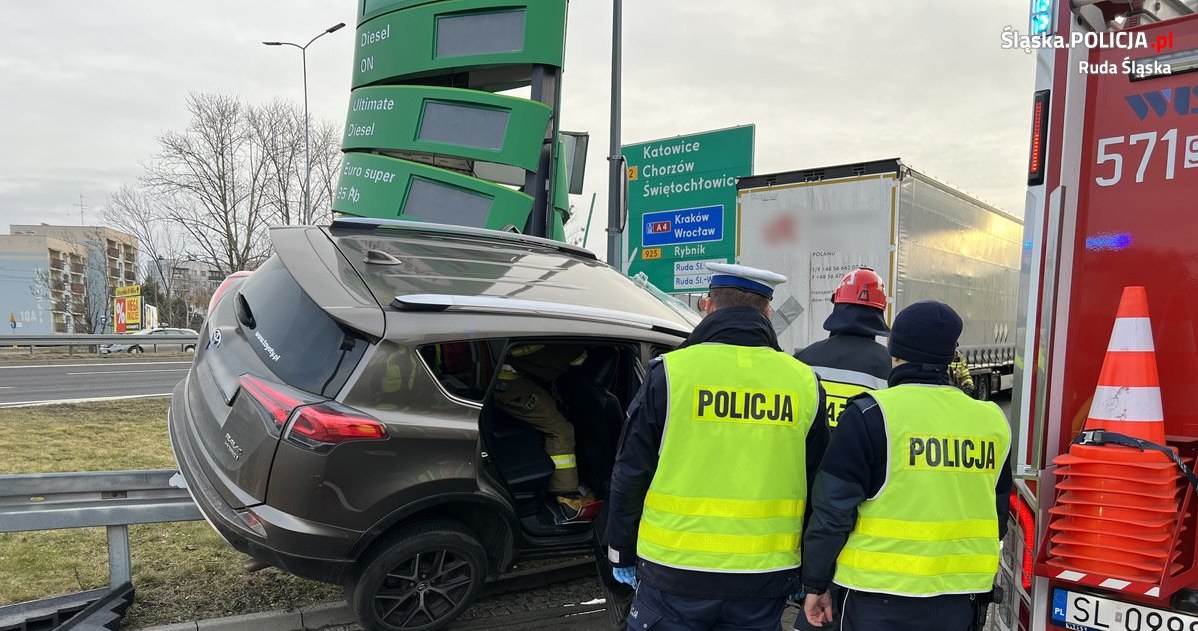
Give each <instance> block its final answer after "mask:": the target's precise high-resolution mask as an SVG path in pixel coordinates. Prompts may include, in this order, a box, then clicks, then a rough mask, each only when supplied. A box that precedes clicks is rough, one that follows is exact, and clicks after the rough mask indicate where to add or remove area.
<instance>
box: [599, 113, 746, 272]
mask: <svg viewBox="0 0 1198 631" xmlns="http://www.w3.org/2000/svg"><path fill="white" fill-rule="evenodd" d="M754 130H755V128H754V127H753V126H752V125H746V126H743V127H733V128H731V129H722V130H718V131H709V132H702V133H698V134H692V135H689V136H678V137H676V138H666V139H663V140H654V141H651V142H645V143H640V144H636V145H627V146H625V147H623V155H624V159H625V160H626V163H627V167H628V227H627V231H626V232H625V235H626V237H625V246H626V247H625V260H627V261H629V267H628V275H629V276H635V275H636V274H637V273H639V272H644V273H645V274H646V275H647V276H648V277H649V281H650V282H651V283H653V285H654V286H656V287H657V288H658V289H660V290H662V291H665V292H672V293H688V292H701V291H705V290H706V289H707V282H708V279H709V277H710V275H709V274H708V273H707V271H706V269H705V267H704V264H705V263H708V262H713V261H714V262H731V261H732V260H733V259H734V258H735V256H736V179H737V178H739V177H742V176H746V175H752V174H753V136H754Z"/></svg>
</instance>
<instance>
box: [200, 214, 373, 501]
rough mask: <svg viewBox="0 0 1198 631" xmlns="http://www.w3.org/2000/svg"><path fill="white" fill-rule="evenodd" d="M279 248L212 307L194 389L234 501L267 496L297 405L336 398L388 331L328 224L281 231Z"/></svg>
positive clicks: (214, 468)
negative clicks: (326, 229)
mask: <svg viewBox="0 0 1198 631" xmlns="http://www.w3.org/2000/svg"><path fill="white" fill-rule="evenodd" d="M271 239H272V241H273V244H274V248H275V252H276V255H275V256H272V257H271V258H269V259H268V260H267V261H266V262H265V263H263V264H262V265H261V266H260V267H259V268H258V269H257V270H255V271H254V272H253V274H252V275H250V276H249V277H248V278H247V279H245V280H244V282H241V283H240V284H239V285H236V286H233V287H231V288H230V289H229V291H228V292H226V294H225V295H224V296H223V297H222V298H221V299H220V302H219V303H218V304H217V305H216V306H215V307H214V308H213V311H212V313H210V314H209V317H208V321H207V322H206V323H205V326H204V330H203V331H201V340H203V342H202V343H201V344H200V348H198V349H197V351H198V352H197V354H196V359H195V363H194V366H193V368H192V370H191V372H190V373H189V374H188V378H187V387H186V389H185V392H186V399H187V401H186V403H187V405H186V416H187V417H188V423H187V429H188V432H187V439H188V440H190V441H191V444H192V445H194V446H196V447H197V448H196V449H195V452H196V454H197V460H199V461H200V462H198V463H197V464H198V465H199V466H200V467H202V468H203V469H204V472H205V474H206V475H207V477H208V479H209V480H210V481H212V482H214V486H215V487H216V489H217V491H218V492H219V493H220V494H221V495H222V497H223V498H224V500H225V501H226V502H228V503H229V504H230V505H231V506H233V507H234V508H240V507H244V506H250V505H254V504H258V503H261V502H262V501H263V500H264V498H265V497H266V492H267V483H268V481H269V476H270V469H271V465H272V462H273V460H274V456H275V451H276V448H277V447H278V441H279V439H280V436H281V435H282V430H283V428H284V425H285V424H286V423H287V420H288V418H289V417H290V415H291V413H292V412H293V411H294V409H295V408H296V407H297V406H301V405H307V404H311V403H315V402H318V401H324V400H328V399H332V398H334V397H335V396H336V395H337V393H338V392H339V391H340V390H341V388H342V386H344V384H345V383H346V380H347V379H348V378H349V376H350V374H351V373H352V372H353V370H354V369H355V367H356V366H357V364H358V362H359V361H360V360H361V358H362V356H363V354H364V353H365V352H366V350H367V348H368V347H369V346H370V345H371V344H372V343H373V342H374V341H376V340H377V339H379V338H380V337H381V336H382V335H383V327H384V320H383V314H382V310H381V308H380V306H379V304H378V303H377V302H376V301H375V300H374V298H373V297H372V296H371V294H370V292H369V291H367V289H366V286H365V285H364V284H363V282H362V280H361V278H360V277H359V276H358V274H357V272H356V271H354V269H353V266H352V265H350V264H349V262H348V261H346V260H345V259H344V258H343V257H342V256H340V254H339V253H338V252H337V250H336V248H334V247H333V244H332V242H330V240H329V238H328V236H327V234H325V233H324V232H323V231H322V230H320V229H318V228H310V227H295V228H275V229H273V230H272V231H271Z"/></svg>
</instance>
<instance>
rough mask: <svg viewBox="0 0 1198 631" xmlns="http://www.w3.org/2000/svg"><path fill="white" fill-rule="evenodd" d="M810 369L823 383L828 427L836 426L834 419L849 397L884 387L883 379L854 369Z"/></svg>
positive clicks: (821, 367)
mask: <svg viewBox="0 0 1198 631" xmlns="http://www.w3.org/2000/svg"><path fill="white" fill-rule="evenodd" d="M811 369H812V370H814V371H815V374H817V375H819V379H820V382H822V383H823V384H824V395H825V396H826V398H825V405H827V406H828V427H831V428H833V429H835V428H836V423H837V420H836V419H838V418H840V413H841V412H843V411H844V406H845V405H846V404H847V403H848V400H849V399H851V398H853V397H855V396H857V395H859V394H861V393H862V392H870V391H872V390H881V389H883V388H885V387H886V380H885V379H879V378H878V377H875V376H873V375H870V374H866V373H863V372H858V371H856V370H845V369H843V368H829V367H827V366H812V367H811Z"/></svg>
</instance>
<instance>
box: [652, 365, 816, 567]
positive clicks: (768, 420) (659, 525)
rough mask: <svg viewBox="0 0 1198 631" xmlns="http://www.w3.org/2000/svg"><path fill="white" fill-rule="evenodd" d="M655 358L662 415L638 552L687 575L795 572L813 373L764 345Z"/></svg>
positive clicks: (812, 408)
mask: <svg viewBox="0 0 1198 631" xmlns="http://www.w3.org/2000/svg"><path fill="white" fill-rule="evenodd" d="M664 361H665V370H666V381H667V384H668V392H669V394H668V395H667V396H668V409H669V414H668V417H667V419H666V426H665V431H664V434H663V437H662V443H661V452H660V457H659V461H658V467H657V471H656V473H655V475H654V476H653V481H652V483H651V484H650V486H649V491H648V494H647V495H646V497H645V503H644V511H643V513H642V516H641V521H640V527H639V530H638V538H637V554H638V555H639V556H640V557H641V558H643V559H646V560H648V561H652V562H654V563H658V564H660V565H664V566H669V567H674V568H681V569H688V570H701V571H713V572H746V573H748V572H772V571H777V570H784V569H789V568H795V567H798V566H799V562H800V555H799V537H800V534H801V533H802V531H803V512H804V509H805V508H806V500H807V473H806V462H805V461H804V459H805V453H806V439H807V433H808V431H809V430H810V429H811V425H812V422H813V419H814V417H815V407H816V405H817V401H818V398H819V390H818V386H817V385H816V380H815V375H814V373H813V372H812V371H811V369H810V368H809V367H807V366H805V365H804V364H803V363H802V362H799V361H798V360H796V359H794V358H793V357H790V356H789V355H786V354H785V353H781V352H778V351H775V350H772V349H769V348H765V347H747V346H734V345H727V344H699V345H696V346H691V347H687V348H684V349H681V350H677V351H673V352H671V353H667V354H666V355H665V357H664Z"/></svg>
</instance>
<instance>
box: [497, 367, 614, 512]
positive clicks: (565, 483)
mask: <svg viewBox="0 0 1198 631" xmlns="http://www.w3.org/2000/svg"><path fill="white" fill-rule="evenodd" d="M586 358H587V353H586V349H585V348H583V347H581V346H574V345H564V344H563V345H545V344H520V345H517V346H514V347H513V348H512V350H511V352H510V354H509V357H508V360H507V362H506V363H504V364H503V366H502V367H501V368H500V369H499V385H497V386H496V388H495V405H496V406H497V407H498V408H499V409H501V410H503V411H504V412H506V413H508V414H510V415H512V416H514V417H516V418H518V419H520V420H521V421H524V422H525V423H528V424H529V425H532V426H533V427H535V428H536V429H537V431H539V432H541V433H542V434H544V435H545V453H546V454H548V455H549V459H550V460H552V461H553V475H552V476H551V477H550V478H549V489H548V494H549V496H550V497H551V498H553V499H552V501H550V503H549V504H550V510H551V511H552V512H553V515H554V519H555V521H557V522H558V523H565V522H567V521H573V520H577V519H579V518H580V517H581V516H583V515H584V513H583V508H584V507H586V506H588V505H590V504H591V503H593V502H594V501H595V498H594V496H592V495H590V494H586V495H583V494H582V493H581V490H580V489H579V488H578V458H577V457H576V456H575V454H574V425H572V424H571V423H570V421H569V420H567V419H566V417H565V416H562V413H561V412H560V411H559V410H558V409H557V400H556V399H555V398H554V397H553V394H552V392H551V390H552V388H553V383H554V382H555V381H557V379H558V378H559V377H561V376H562V375H564V374H565V373H566V371H567V370H569V368H570V367H571V366H579V365H581V364H582V363H583V362H584V361H586Z"/></svg>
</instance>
